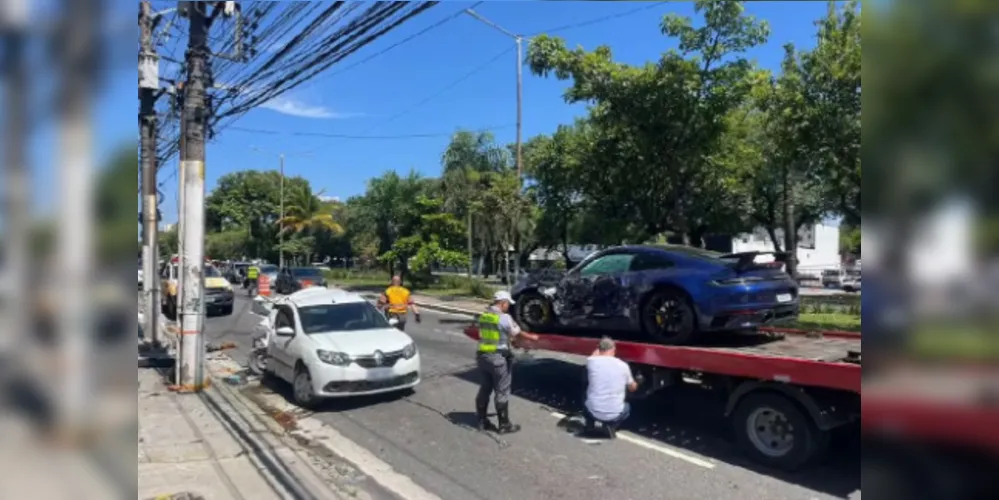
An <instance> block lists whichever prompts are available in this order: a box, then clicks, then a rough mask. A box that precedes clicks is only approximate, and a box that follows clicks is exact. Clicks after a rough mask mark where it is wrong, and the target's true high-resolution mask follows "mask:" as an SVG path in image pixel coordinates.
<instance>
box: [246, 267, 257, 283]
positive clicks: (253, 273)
mask: <svg viewBox="0 0 999 500" xmlns="http://www.w3.org/2000/svg"><path fill="white" fill-rule="evenodd" d="M259 272H260V271H259V270H258V269H257V267H256V266H251V267H250V268H249V269H247V270H246V277H247V278H248V279H251V280H255V279H257V273H259Z"/></svg>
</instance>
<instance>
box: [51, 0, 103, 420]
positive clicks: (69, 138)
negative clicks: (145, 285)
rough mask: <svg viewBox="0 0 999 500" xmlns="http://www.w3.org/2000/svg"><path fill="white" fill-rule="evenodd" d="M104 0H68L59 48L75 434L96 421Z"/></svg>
mask: <svg viewBox="0 0 999 500" xmlns="http://www.w3.org/2000/svg"><path fill="white" fill-rule="evenodd" d="M101 3H102V2H100V1H99V0H65V1H64V2H62V5H61V9H60V10H61V12H62V15H61V19H60V29H59V36H58V45H57V49H56V58H57V61H58V65H59V70H60V71H59V73H60V83H61V88H60V89H59V115H60V122H61V123H62V126H61V130H60V137H59V143H60V144H59V154H60V158H59V175H58V179H59V181H58V182H59V198H58V199H59V200H60V206H59V209H58V219H57V220H58V224H59V237H58V241H59V244H58V249H59V250H58V252H59V264H58V266H57V268H58V273H59V274H58V276H59V279H60V286H61V288H60V290H59V292H60V295H59V298H60V308H61V314H60V315H59V320H58V332H59V335H58V337H59V339H60V347H61V360H62V366H61V370H60V374H61V377H59V378H60V379H59V380H58V381H56V382H55V384H56V385H55V387H58V390H57V391H56V393H57V394H58V401H59V402H58V408H59V410H58V415H59V431H60V433H61V434H62V435H63V436H64V437H66V438H69V439H74V438H75V437H77V436H79V435H80V433H81V432H85V430H86V429H87V428H88V427H89V426H90V423H91V422H92V420H91V419H92V413H93V412H92V411H91V408H92V401H93V399H92V395H93V392H94V387H93V375H92V374H93V371H94V364H93V362H92V358H93V352H92V348H93V340H92V339H93V334H92V332H93V326H92V325H93V324H94V321H93V311H92V308H91V307H90V306H91V304H90V301H89V297H90V294H91V293H92V292H93V281H94V280H93V276H94V274H93V266H94V264H95V262H94V256H95V249H94V238H93V235H94V232H95V231H94V226H95V224H94V218H95V217H94V187H95V186H94V178H93V175H94V164H93V149H92V147H93V132H92V130H91V128H90V125H91V124H90V120H91V116H92V109H91V98H92V97H93V96H94V94H95V93H96V92H95V91H96V86H97V82H98V77H99V74H100V63H101V61H102V59H101V52H100V50H101V46H100V40H99V37H100V24H101V22H100V19H101V13H102V9H101V7H102V5H101Z"/></svg>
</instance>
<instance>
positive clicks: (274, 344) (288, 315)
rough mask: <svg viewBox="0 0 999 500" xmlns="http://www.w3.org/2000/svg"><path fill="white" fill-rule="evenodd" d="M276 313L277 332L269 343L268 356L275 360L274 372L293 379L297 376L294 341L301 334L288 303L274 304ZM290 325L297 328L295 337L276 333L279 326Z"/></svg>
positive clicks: (281, 376) (287, 378) (279, 375)
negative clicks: (281, 335)
mask: <svg viewBox="0 0 999 500" xmlns="http://www.w3.org/2000/svg"><path fill="white" fill-rule="evenodd" d="M274 309H275V311H276V315H275V317H274V332H275V334H274V335H273V336H272V337H271V338H270V340H269V341H268V343H267V357H268V358H270V361H273V366H274V374H275V375H277V376H278V377H280V378H283V379H285V380H288V381H291V380H292V379H293V378H294V376H295V361H296V360H295V356H294V352H293V346H292V343H293V342H294V340H295V337H297V336H299V332H298V329H297V328H296V326H295V313H294V311H292V308H291V307H290V306H288V305H287V304H278V305H276V306H274ZM283 327H290V328H292V329H293V330H295V336H293V337H280V336H278V335H277V334H276V332H277V330H278V328H283Z"/></svg>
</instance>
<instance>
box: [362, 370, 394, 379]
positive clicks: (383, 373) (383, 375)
mask: <svg viewBox="0 0 999 500" xmlns="http://www.w3.org/2000/svg"><path fill="white" fill-rule="evenodd" d="M368 378H370V379H371V380H385V379H389V378H392V370H391V369H390V368H375V369H372V370H368Z"/></svg>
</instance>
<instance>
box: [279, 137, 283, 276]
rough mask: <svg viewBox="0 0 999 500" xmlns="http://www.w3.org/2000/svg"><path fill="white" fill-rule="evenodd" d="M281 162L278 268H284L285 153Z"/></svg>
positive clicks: (281, 156) (281, 157)
mask: <svg viewBox="0 0 999 500" xmlns="http://www.w3.org/2000/svg"><path fill="white" fill-rule="evenodd" d="M279 163H280V165H279V167H278V169H279V172H280V173H281V215H280V218H279V219H278V236H279V237H280V239H279V241H278V269H284V155H280V162H279Z"/></svg>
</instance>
